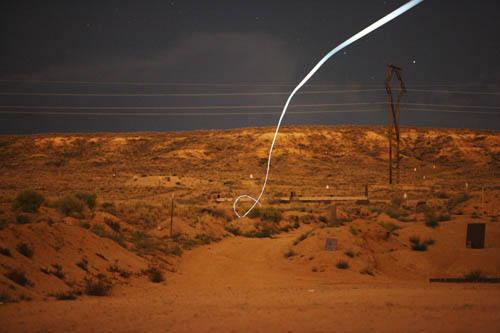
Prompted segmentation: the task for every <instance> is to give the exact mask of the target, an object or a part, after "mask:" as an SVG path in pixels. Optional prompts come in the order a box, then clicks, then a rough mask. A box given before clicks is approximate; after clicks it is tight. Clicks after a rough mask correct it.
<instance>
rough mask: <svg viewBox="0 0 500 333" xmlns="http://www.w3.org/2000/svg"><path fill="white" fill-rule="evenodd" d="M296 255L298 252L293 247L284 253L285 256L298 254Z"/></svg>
mask: <svg viewBox="0 0 500 333" xmlns="http://www.w3.org/2000/svg"><path fill="white" fill-rule="evenodd" d="M296 255H297V252H295V251H294V250H292V249H290V250H288V251H287V252H285V254H283V256H284V257H285V258H290V257H293V256H296Z"/></svg>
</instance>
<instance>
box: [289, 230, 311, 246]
mask: <svg viewBox="0 0 500 333" xmlns="http://www.w3.org/2000/svg"><path fill="white" fill-rule="evenodd" d="M311 232H312V230H309V231H307V232H304V233H303V234H302V235H300V236H299V238H297V239H296V240H295V241H294V242H293V245H297V244H299V243H300V242H302V241H303V240H305V239H306V238H307V237H309V235H310V234H311Z"/></svg>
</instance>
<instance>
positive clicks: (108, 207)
mask: <svg viewBox="0 0 500 333" xmlns="http://www.w3.org/2000/svg"><path fill="white" fill-rule="evenodd" d="M101 208H102V210H103V211H105V212H106V213H108V214H111V215H115V216H117V215H118V211H117V210H116V206H115V204H114V203H113V202H103V203H102V205H101Z"/></svg>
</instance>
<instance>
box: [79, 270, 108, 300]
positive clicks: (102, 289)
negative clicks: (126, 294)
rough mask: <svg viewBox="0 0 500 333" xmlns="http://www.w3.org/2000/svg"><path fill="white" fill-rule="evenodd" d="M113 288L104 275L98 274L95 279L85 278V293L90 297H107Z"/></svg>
mask: <svg viewBox="0 0 500 333" xmlns="http://www.w3.org/2000/svg"><path fill="white" fill-rule="evenodd" d="M111 288H112V284H111V283H110V282H109V281H108V279H106V277H105V276H104V275H103V274H98V275H97V277H95V278H88V277H85V278H84V290H83V291H84V293H85V294H87V295H90V296H107V295H108V294H109V292H110V290H111Z"/></svg>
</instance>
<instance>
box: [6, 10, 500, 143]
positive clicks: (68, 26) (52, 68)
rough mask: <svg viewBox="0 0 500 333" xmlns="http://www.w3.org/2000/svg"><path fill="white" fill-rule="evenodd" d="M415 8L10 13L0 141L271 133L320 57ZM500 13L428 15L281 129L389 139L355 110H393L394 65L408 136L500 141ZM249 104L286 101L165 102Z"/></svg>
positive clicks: (349, 62)
mask: <svg viewBox="0 0 500 333" xmlns="http://www.w3.org/2000/svg"><path fill="white" fill-rule="evenodd" d="M405 2H406V1H389V0H386V1H383V0H380V1H379V0H372V1H366V0H365V1H361V0H346V1H335V0H331V1H305V0H302V1H234V0H233V1H177V0H173V1H85V2H83V1H80V2H79V1H4V2H2V5H0V16H1V19H0V24H1V28H0V42H1V47H2V52H0V60H1V61H0V64H1V69H0V80H1V81H0V93H1V94H0V134H10V133H39V132H101V131H113V132H124V131H171V130H191V129H210V128H236V127H250V126H275V125H276V123H277V120H278V118H279V113H280V112H281V108H282V106H283V104H284V102H285V101H286V98H287V94H285V93H289V92H291V90H292V89H293V87H294V86H295V85H296V84H297V83H298V82H299V81H300V80H301V79H302V78H303V77H304V76H305V75H306V74H307V73H308V72H309V71H310V69H311V68H312V67H313V66H314V65H315V64H316V62H317V61H319V60H320V59H321V57H323V56H324V55H325V54H326V53H327V52H328V51H329V50H331V49H332V48H334V47H335V46H337V45H338V44H339V43H340V42H342V41H344V40H345V39H347V38H349V37H351V36H352V35H353V34H355V33H357V32H358V31H360V30H361V29H363V28H365V27H366V26H368V25H369V24H371V23H373V22H374V21H376V20H378V19H379V18H381V17H383V16H384V15H386V14H388V13H389V12H391V11H392V10H394V9H396V8H397V7H399V6H400V5H402V4H404V3H405ZM499 7H500V3H498V2H497V1H487V0H484V1H451V0H445V1H437V0H426V1H424V2H423V3H422V4H420V5H418V6H417V7H415V8H413V9H411V10H410V11H409V12H407V13H405V14H403V15H402V16H400V17H398V18H397V19H395V20H394V21H391V22H389V23H388V24H387V25H385V26H383V27H382V28H380V29H378V30H376V31H375V32H373V33H371V34H370V35H368V36H366V37H365V38H363V39H362V40H359V41H358V42H356V43H355V44H352V45H351V46H349V47H347V48H346V49H345V50H343V51H342V52H340V53H339V54H337V55H335V56H334V57H333V58H331V59H330V60H329V61H328V62H327V63H326V64H325V65H324V66H323V67H322V68H321V69H320V71H319V72H318V73H317V74H316V75H315V76H314V77H313V79H312V80H311V81H309V83H308V84H307V85H306V86H305V87H304V90H306V91H314V90H334V91H332V92H330V93H323V94H302V95H298V96H296V98H295V99H294V100H293V102H292V105H291V106H292V107H291V108H290V109H289V110H290V111H289V112H290V114H287V116H286V117H285V122H284V125H301V124H315V125H320V124H324V125H335V124H359V125H385V124H386V123H387V105H383V104H380V103H379V104H372V105H367V104H359V103H373V102H384V101H386V100H387V95H386V93H385V91H384V90H383V88H384V79H385V76H386V75H387V64H388V63H394V64H396V65H398V66H400V67H402V68H403V69H404V71H403V79H404V80H405V83H406V86H407V88H408V94H406V95H405V96H404V97H403V102H405V103H408V104H405V105H403V106H402V125H408V126H426V127H468V128H485V129H495V130H499V129H500V66H499V64H498V61H499V59H500V39H499V37H498V32H499V31H500V29H499V26H500V11H499V10H498V9H499ZM50 81H52V82H50ZM53 81H57V82H53ZM61 81H63V82H61ZM393 83H394V84H396V81H394V82H393ZM353 89H355V90H358V91H357V92H352V91H351V92H341V93H339V92H338V90H353ZM369 89H375V90H369ZM359 90H361V91H359ZM450 91H452V92H450ZM453 91H455V92H453ZM457 91H458V92H457ZM250 92H251V93H259V92H267V93H269V92H282V93H283V94H271V95H262V94H261V95H259V94H255V95H250V96H249V95H237V94H236V95H222V96H221V95H211V96H206V95H205V96H193V95H188V96H166V94H197V93H203V94H214V93H218V94H221V93H250ZM465 92H467V93H465ZM471 92H472V93H471ZM474 92H476V93H474ZM477 92H482V93H483V94H478V93H477ZM484 92H488V94H484ZM33 93H35V95H30V94H33ZM36 94H38V95H36ZM88 94H91V95H92V94H93V95H92V96H89V95H88ZM96 94H97V95H99V94H101V95H100V96H96ZM102 94H105V95H106V96H102ZM116 94H118V95H119V96H116ZM131 94H143V95H142V96H131ZM144 94H156V96H147V95H144ZM110 95H111V96H110ZM113 95H115V96H113ZM124 95H125V96H124ZM158 95H161V96H158ZM318 104H327V105H318ZM332 104H349V105H332ZM301 105H302V106H301ZM303 105H306V106H303ZM221 106H235V107H229V108H221ZM242 106H244V107H242ZM270 106H273V107H270ZM218 107H219V108H218ZM318 111H323V112H318ZM324 111H337V112H324ZM338 111H343V112H338ZM293 112H295V113H293ZM15 113H17V114H15ZM193 113H194V114H193ZM224 113H227V114H224Z"/></svg>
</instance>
